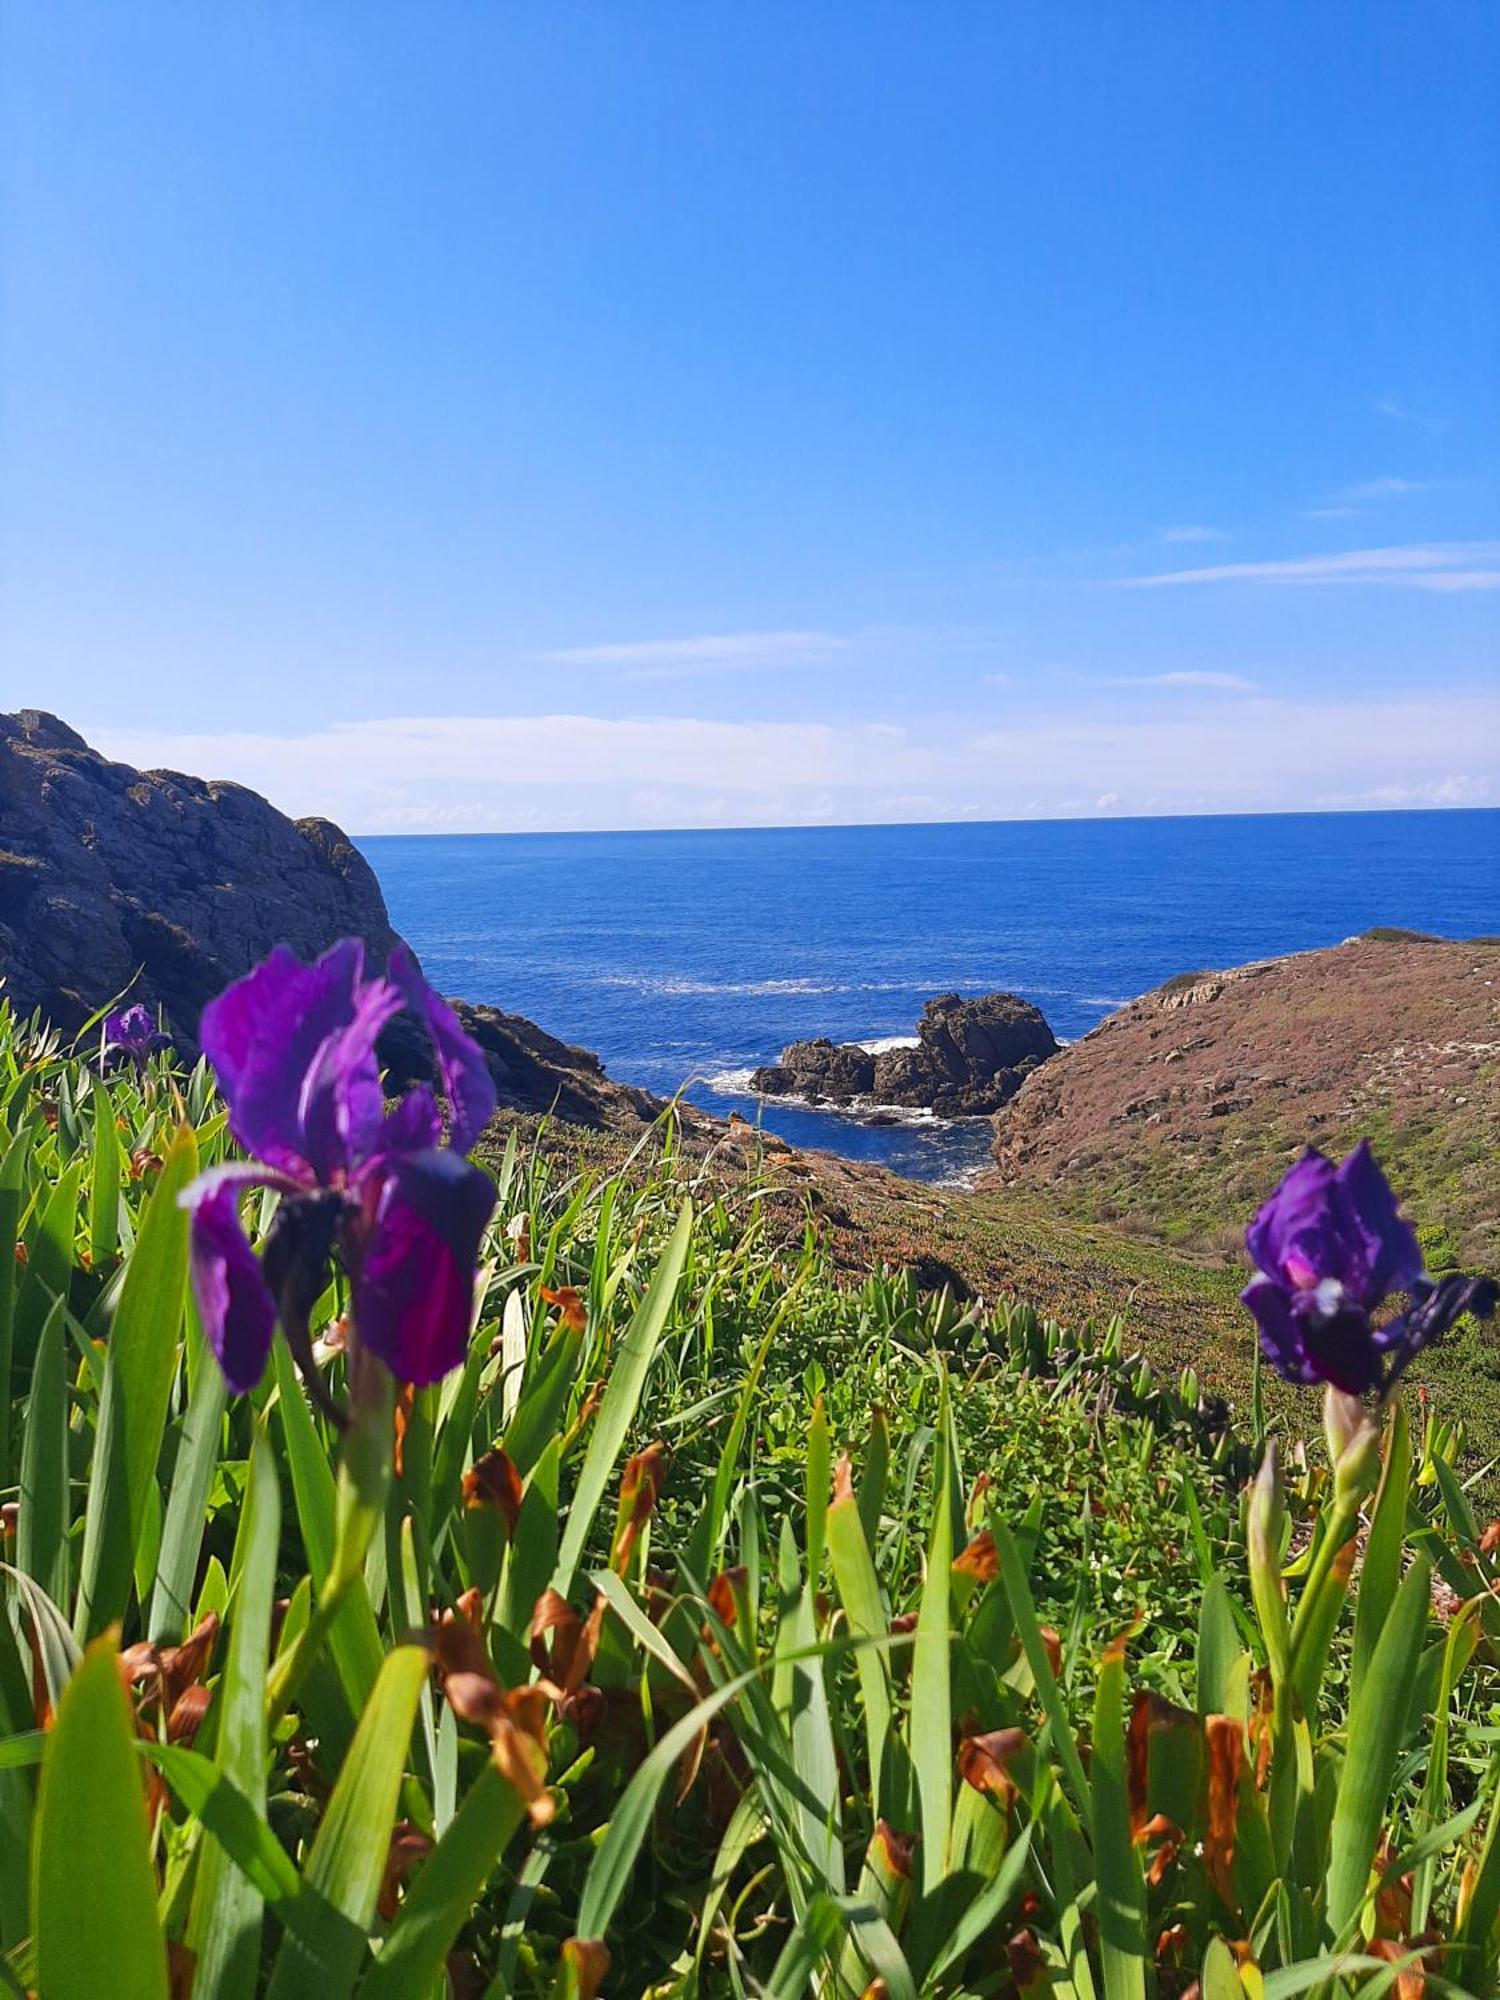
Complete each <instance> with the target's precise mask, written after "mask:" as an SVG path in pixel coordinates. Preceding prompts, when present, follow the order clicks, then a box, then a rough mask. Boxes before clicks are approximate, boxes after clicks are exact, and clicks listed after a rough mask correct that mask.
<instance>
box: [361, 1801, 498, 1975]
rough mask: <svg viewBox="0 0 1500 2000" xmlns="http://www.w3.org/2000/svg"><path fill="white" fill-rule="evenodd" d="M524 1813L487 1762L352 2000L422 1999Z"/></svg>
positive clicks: (426, 1862) (429, 1859)
mask: <svg viewBox="0 0 1500 2000" xmlns="http://www.w3.org/2000/svg"><path fill="white" fill-rule="evenodd" d="M525 1816H526V1807H525V1803H524V1801H523V1800H522V1798H521V1795H520V1793H519V1792H517V1791H516V1789H515V1788H514V1786H513V1785H511V1784H509V1783H508V1782H507V1781H506V1780H505V1779H504V1778H502V1777H501V1775H500V1773H499V1772H498V1771H497V1770H496V1769H495V1767H494V1765H493V1764H487V1765H486V1766H485V1768H484V1770H483V1771H482V1772H481V1773H480V1775H479V1777H478V1778H477V1779H476V1780H475V1782H474V1783H473V1784H472V1785H471V1786H470V1787H469V1790H468V1792H467V1793H466V1794H465V1797H464V1802H463V1804H462V1805H461V1806H460V1807H459V1809H458V1811H457V1813H456V1814H455V1815H454V1817H453V1819H452V1820H451V1821H450V1823H449V1825H448V1828H447V1831H446V1832H445V1833H444V1834H443V1837H442V1839H441V1840H440V1841H439V1842H438V1844H437V1846H436V1847H435V1848H434V1849H433V1850H432V1852H431V1854H429V1855H428V1857H427V1859H426V1860H425V1861H424V1862H423V1863H422V1866H421V1868H420V1870H419V1871H418V1873H417V1876H416V1879H415V1881H413V1883H412V1884H411V1886H410V1887H409V1888H408V1890H407V1892H406V1895H405V1898H404V1900H403V1902H402V1904H401V1912H400V1915H399V1916H398V1917H397V1918H396V1921H395V1923H394V1924H393V1925H392V1926H391V1931H390V1935H389V1936H388V1937H387V1939H386V1941H385V1944H384V1945H383V1946H382V1948H381V1952H380V1956H379V1958H377V1959H376V1961H375V1963H374V1965H373V1966H372V1967H371V1969H370V1971H369V1972H368V1973H367V1974H366V1976H365V1978H364V1980H363V1981H362V1982H361V1985H360V1989H359V1991H360V2000H426V1996H427V1995H428V1994H430V1993H431V1992H432V1990H433V1985H434V1982H435V1981H436V1980H437V1979H438V1978H439V1976H440V1975H441V1973H442V1969H443V1961H444V1959H445V1958H446V1957H447V1955H448V1953H449V1951H450V1950H451V1949H452V1947H453V1941H454V1939H455V1938H456V1937H457V1936H458V1933H459V1932H460V1930H461V1929H462V1928H463V1926H464V1925H465V1923H467V1922H468V1919H469V1917H470V1916H471V1914H472V1913H473V1909H474V1905H475V1903H476V1902H477V1901H478V1899H479V1896H480V1893H481V1891H482V1890H483V1888H484V1885H485V1883H486V1882H487V1881H488V1880H489V1877H490V1874H491V1872H492V1871H493V1869H494V1866H495V1863H496V1862H497V1861H498V1860H499V1858H500V1856H501V1854H502V1853H503V1852H504V1849H505V1847H506V1844H507V1843H508V1841H509V1840H510V1838H511V1836H512V1835H513V1834H514V1833H515V1831H516V1829H517V1827H519V1825H520V1824H521V1821H522V1820H523V1819H524V1818H525Z"/></svg>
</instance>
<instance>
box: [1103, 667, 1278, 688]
mask: <svg viewBox="0 0 1500 2000" xmlns="http://www.w3.org/2000/svg"><path fill="white" fill-rule="evenodd" d="M1111 685H1112V686H1114V687H1137V688H1215V689H1217V690H1218V691H1219V692H1220V693H1222V694H1254V693H1255V692H1256V690H1257V684H1256V682H1254V681H1247V680H1246V679H1245V677H1244V675H1243V674H1221V673H1216V672H1214V671H1213V670H1212V669H1211V668H1208V667H1185V668H1183V669H1182V670H1181V671H1180V672H1178V673H1171V674H1133V675H1130V676H1128V677H1127V678H1125V679H1122V680H1117V681H1114V682H1112V683H1111Z"/></svg>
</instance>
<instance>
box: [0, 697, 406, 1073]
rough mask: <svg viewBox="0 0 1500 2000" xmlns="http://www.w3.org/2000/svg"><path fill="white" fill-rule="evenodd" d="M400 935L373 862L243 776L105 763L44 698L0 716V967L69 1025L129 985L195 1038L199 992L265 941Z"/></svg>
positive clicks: (177, 1031) (24, 1005) (236, 969)
mask: <svg viewBox="0 0 1500 2000" xmlns="http://www.w3.org/2000/svg"><path fill="white" fill-rule="evenodd" d="M340 937H362V938H363V939H364V940H365V944H366V946H367V947H368V949H369V952H370V955H371V959H372V962H374V963H376V964H384V962H385V959H386V956H387V955H388V953H389V952H390V950H391V948H392V946H393V945H394V944H395V942H396V936H395V933H394V931H392V929H391V926H390V920H389V918H388V917H387V915H386V909H385V899H384V897H383V896H382V895H381V893H380V885H379V883H378V882H377V881H376V880H375V876H374V873H373V872H372V870H371V868H370V866H369V864H368V862H366V861H365V859H364V858H363V856H362V855H361V854H360V853H359V852H358V851H357V849H356V848H355V847H354V846H353V845H352V844H351V843H350V842H349V841H348V840H347V839H346V838H345V836H344V835H343V834H342V833H341V832H340V831H339V829H338V828H337V827H336V826H331V825H330V824H329V823H328V821H327V820H321V819H305V820H297V821H294V820H290V819H288V818H287V817H286V815H285V814H284V813H279V812H277V810H276V809H275V807H274V806H272V805H269V804H268V803H267V802H266V800H265V799H263V798H261V797H260V796H259V795H258V794H257V793H255V792H252V791H249V790H247V789H246V787H245V786H243V785H233V784H225V783H220V782H215V781H205V780H203V779H201V778H189V777H184V776H183V775H182V774H181V773H180V772H176V771H136V770H133V769H132V768H131V766H130V765H128V764H112V763H110V762H109V760H108V759H107V758H105V757H101V756H100V755H99V753H98V751H97V750H91V749H90V748H89V746H88V745H87V744H86V743H85V742H84V740H83V738H82V737H81V736H79V735H77V734H76V733H75V732H74V731H73V730H71V729H69V728H68V727H67V725H66V724H65V723H62V722H59V721H58V719H57V718H56V716H53V715H47V714H45V713H43V712H42V711H40V710H38V709H22V710H21V711H20V713H19V714H17V715H0V974H3V976H4V979H5V984H6V991H7V992H8V994H9V995H10V998H11V999H12V1001H13V1002H14V1003H15V1004H16V1006H17V1007H18V1008H19V1009H20V1010H21V1011H22V1012H23V1013H29V1012H30V1011H31V1009H32V1008H33V1007H40V1008H41V1009H42V1011H43V1012H44V1013H45V1014H46V1015H47V1016H48V1017H49V1018H50V1019H51V1020H53V1021H55V1022H56V1023H57V1025H58V1026H59V1027H60V1028H62V1029H64V1030H65V1031H69V1032H71V1031H72V1030H74V1029H76V1028H77V1027H78V1026H79V1025H80V1024H81V1023H82V1022H83V1021H84V1020H85V1019H86V1018H87V1016H88V1015H90V1014H91V1013H92V1012H93V1011H94V1010H95V1009H96V1008H97V1007H99V1006H101V1005H102V1004H103V1003H104V1002H105V1001H107V1000H109V999H112V998H113V997H114V996H115V995H116V994H117V993H121V992H123V991H124V990H125V989H126V988H127V987H129V989H130V994H131V998H132V999H138V1000H141V1001H144V1002H145V1004H146V1005H147V1006H148V1007H156V1006H160V1007H162V1008H163V1009H164V1011H165V1013H166V1017H167V1020H168V1022H169V1024H170V1026H171V1029H172V1032H173V1034H174V1036H175V1037H176V1038H177V1040H178V1041H179V1042H180V1043H181V1044H182V1045H184V1046H190V1045H191V1043H192V1039H193V1034H194V1030H195V1029H196V1027H197V1022H198V1015H199V1013H200V1011H201V1009H202V1007H203V1005H204V1002H205V1001H207V1000H211V999H212V998H213V996H214V994H215V993H217V992H219V990H220V989H221V988H222V987H223V986H225V985H226V984H227V983H228V982H229V981H230V980H231V979H235V978H237V977H238V976H239V975H240V974H241V973H243V972H248V971H249V969H250V967H251V966H252V965H254V964H255V963H256V962H257V960H259V959H261V958H263V957H264V956H265V954H266V953H267V951H269V949H270V948H271V946H272V945H273V944H276V943H279V942H284V943H286V944H289V945H290V946H291V947H292V949H293V950H294V951H296V952H299V953H300V954H301V955H302V956H303V957H310V956H312V955H313V954H314V953H316V952H319V951H321V950H323V949H324V948H325V947H326V946H328V945H330V944H332V943H333V942H334V940H335V939H336V938H340Z"/></svg>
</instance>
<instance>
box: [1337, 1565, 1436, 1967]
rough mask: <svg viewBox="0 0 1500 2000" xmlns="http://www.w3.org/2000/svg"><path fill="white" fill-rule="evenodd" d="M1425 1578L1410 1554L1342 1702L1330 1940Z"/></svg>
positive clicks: (1395, 1724)
mask: <svg viewBox="0 0 1500 2000" xmlns="http://www.w3.org/2000/svg"><path fill="white" fill-rule="evenodd" d="M1431 1576H1432V1572H1431V1569H1430V1567H1429V1565H1428V1563H1427V1562H1426V1561H1425V1560H1424V1559H1423V1558H1421V1557H1418V1559H1417V1560H1416V1562H1414V1563H1413V1564H1412V1566H1411V1568H1410V1569H1409V1570H1408V1571H1407V1573H1406V1578H1405V1580H1404V1582H1403V1583H1402V1585H1401V1588H1400V1589H1399V1590H1398V1591H1397V1593H1396V1599H1395V1602H1394V1604H1393V1605H1392V1606H1391V1611H1390V1615H1389V1617H1388V1618H1387V1619H1386V1622H1385V1629H1384V1630H1383V1631H1382V1632H1381V1634H1380V1638H1379V1640H1378V1642H1377V1644H1376V1647H1375V1651H1374V1654H1373V1656H1372V1658H1371V1660H1370V1665H1369V1668H1368V1670H1367V1672H1366V1674H1365V1676H1364V1680H1363V1682H1362V1683H1361V1686H1360V1690H1359V1693H1358V1694H1357V1695H1356V1696H1355V1698H1354V1700H1353V1701H1352V1703H1351V1704H1350V1708H1349V1728H1348V1749H1347V1750H1346V1752H1345V1756H1344V1764H1343V1769H1342V1771H1341V1772H1340V1774H1339V1785H1338V1792H1337V1794H1336V1796H1335V1799H1334V1807H1333V1823H1332V1827H1331V1830H1330V1840H1329V1857H1328V1888H1327V1923H1328V1928H1329V1931H1330V1933H1331V1935H1332V1938H1333V1940H1334V1942H1336V1943H1338V1942H1342V1941H1343V1939H1344V1937H1345V1934H1346V1933H1347V1932H1348V1931H1349V1930H1350V1928H1351V1927H1352V1925H1353V1924H1354V1921H1355V1919H1356V1918H1357V1917H1358V1915H1359V1912H1360V1909H1361V1908H1362V1906H1363V1904H1364V1900H1365V1895H1366V1891H1367V1889H1368V1885H1369V1880H1370V1866H1371V1863H1372V1862H1373V1861H1374V1859H1375V1848H1376V1844H1377V1842H1378V1841H1379V1838H1380V1829H1381V1826H1382V1824H1383V1823H1384V1820H1385V1815H1386V1810H1387V1804H1388V1800H1389V1797H1390V1790H1391V1780H1392V1778H1393V1777H1394V1776H1395V1771H1396V1759H1397V1757H1398V1755H1399V1754H1400V1750H1401V1740H1400V1739H1401V1731H1402V1728H1403V1726H1404V1724H1405V1721H1406V1714H1407V1709H1408V1707H1409V1705H1410V1700H1411V1688H1412V1681H1413V1679H1414V1678H1415V1675H1416V1672H1417V1668H1418V1664H1419V1662H1420V1660H1421V1654H1422V1637H1423V1634H1424V1632H1425V1630H1426V1625H1427V1613H1428V1605H1429V1601H1430V1590H1431Z"/></svg>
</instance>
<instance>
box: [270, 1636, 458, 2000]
mask: <svg viewBox="0 0 1500 2000" xmlns="http://www.w3.org/2000/svg"><path fill="white" fill-rule="evenodd" d="M427 1667H428V1658H427V1652H426V1649H425V1648H424V1647H421V1646H398V1647H397V1648H396V1650H395V1652H393V1653H391V1654H390V1655H389V1656H388V1657H387V1659H386V1662H385V1665H384V1666H383V1667H382V1668H381V1670H380V1678H379V1679H378V1680H377V1681H376V1683H375V1687H374V1691H373V1692H372V1694H371V1696H370V1699H369V1701H368V1702H367V1703H366V1704H365V1709H364V1713H363V1714H362V1715H361V1716H360V1719H359V1727H358V1728H357V1729H356V1730H355V1732H354V1741H353V1743H352V1744H351V1745H350V1747H349V1754H348V1756H347V1757H346V1758H345V1759H344V1767H343V1769H342V1770H341V1771H340V1772H339V1777H338V1783H337V1784H336V1785H335V1786H334V1788H333V1796H332V1798H331V1799H330V1800H329V1801H328V1810H327V1811H326V1813H325V1814H324V1815H323V1819H322V1822H321V1824H320V1825H319V1827H318V1831H317V1833H316V1835H315V1836H314V1839H313V1844H312V1848H311V1850H310V1852H309V1854H308V1857H307V1865H306V1867H305V1868H304V1870H303V1877H302V1888H301V1890H300V1892H299V1894H298V1896H297V1900H296V1903H295V1904H294V1905H293V1908H292V1911H291V1914H290V1918H289V1923H290V1925H291V1926H292V1927H291V1928H289V1929H288V1932H287V1935H286V1937H285V1939H284V1940H283V1941H282V1946H281V1950H280V1952H279V1953H278V1954H277V1958H276V1970H275V1973H274V1975H273V1976H272V1980H271V1985H270V1988H269V2000H303V1996H305V1995H307V1994H309V1993H316V1994H317V1995H318V2000H344V1996H345V1995H347V1994H348V1993H350V1992H351V1991H352V1990H353V1987H354V1982H355V1980H356V1978H357V1977H358V1975H359V1971H360V1967H361V1965H362V1963H363V1961H364V1958H365V1955H366V1948H367V1939H368V1934H369V1929H370V1925H371V1922H372V1921H373V1919H374V1915H375V1899H376V1897H377V1896H378V1895H379V1894H380V1883H381V1877H382V1876H383V1874H384V1872H385V1864H386V1858H387V1856H388V1854H389V1852H390V1844H391V1829H392V1825H393V1823H394V1820H395V1813H396V1800H397V1797H398V1796H399V1793H400V1790H401V1774H402V1771H403V1770H404V1768H405V1765H406V1752H407V1747H408V1745H409V1743H410V1741H411V1731H412V1723H413V1721H414V1720H415V1718H416V1713H417V1701H418V1699H419V1697H420V1695H421V1692H422V1684H423V1682H424V1680H425V1679H426V1677H427Z"/></svg>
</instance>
